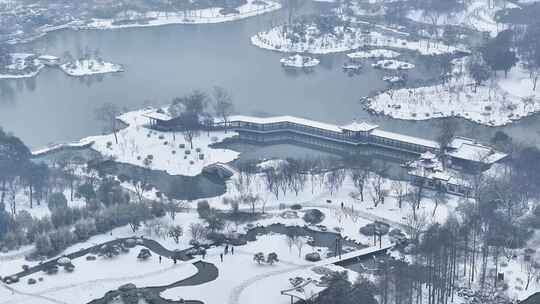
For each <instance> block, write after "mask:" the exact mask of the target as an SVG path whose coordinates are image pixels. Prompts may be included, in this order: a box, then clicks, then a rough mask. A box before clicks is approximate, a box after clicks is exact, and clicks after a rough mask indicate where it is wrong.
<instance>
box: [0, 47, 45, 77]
mask: <svg viewBox="0 0 540 304" xmlns="http://www.w3.org/2000/svg"><path fill="white" fill-rule="evenodd" d="M31 56H35V55H34V54H26V53H12V54H11V64H8V65H7V66H6V67H5V70H4V71H2V70H0V79H17V78H30V77H35V76H36V75H37V74H38V73H39V71H40V70H41V69H42V68H43V67H44V65H43V64H42V63H41V61H40V60H39V59H37V57H36V58H35V59H33V60H31V61H30V63H32V65H33V66H29V64H28V63H29V62H28V60H30V59H28V58H29V57H31Z"/></svg>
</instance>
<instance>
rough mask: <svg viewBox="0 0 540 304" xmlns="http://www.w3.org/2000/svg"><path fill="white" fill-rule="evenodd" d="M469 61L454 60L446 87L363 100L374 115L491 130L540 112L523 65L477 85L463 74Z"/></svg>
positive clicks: (389, 92) (538, 96)
mask: <svg viewBox="0 0 540 304" xmlns="http://www.w3.org/2000/svg"><path fill="white" fill-rule="evenodd" d="M467 60H468V58H461V59H456V60H454V67H453V76H452V78H451V79H449V80H448V81H447V82H446V83H444V84H441V83H439V84H436V85H432V86H425V87H418V88H402V89H397V90H394V89H391V88H390V89H388V90H386V91H384V92H382V93H380V94H378V95H374V96H369V97H365V98H363V99H362V103H363V106H364V107H365V108H366V109H367V110H368V111H369V112H371V113H374V114H381V115H386V116H389V117H391V118H394V119H402V120H430V119H433V118H443V117H459V118H465V119H467V120H470V121H472V122H475V123H478V124H481V125H485V126H488V127H500V126H505V125H508V124H511V123H513V122H515V121H518V120H521V119H523V118H526V117H530V116H532V115H535V114H537V113H539V112H540V93H539V92H538V91H534V90H533V89H532V87H533V85H532V81H531V80H530V78H529V76H528V74H527V72H526V71H525V70H523V69H522V68H521V67H520V66H519V65H518V66H516V67H515V68H513V69H512V70H511V71H510V72H509V73H508V77H507V78H505V77H504V76H502V75H500V76H497V77H495V78H494V80H493V83H485V84H482V85H479V86H475V84H474V81H473V80H472V79H470V78H469V77H468V76H467V75H463V74H462V73H461V72H459V71H461V70H462V69H463V66H464V65H465V64H466V62H467Z"/></svg>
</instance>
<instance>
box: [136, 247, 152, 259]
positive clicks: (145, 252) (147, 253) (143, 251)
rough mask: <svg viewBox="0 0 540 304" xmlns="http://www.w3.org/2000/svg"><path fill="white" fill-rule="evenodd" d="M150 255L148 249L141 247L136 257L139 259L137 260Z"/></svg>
mask: <svg viewBox="0 0 540 304" xmlns="http://www.w3.org/2000/svg"><path fill="white" fill-rule="evenodd" d="M151 256H152V253H151V252H150V250H148V249H146V248H143V249H141V251H139V254H138V255H137V259H139V260H147V259H148V258H150V257H151Z"/></svg>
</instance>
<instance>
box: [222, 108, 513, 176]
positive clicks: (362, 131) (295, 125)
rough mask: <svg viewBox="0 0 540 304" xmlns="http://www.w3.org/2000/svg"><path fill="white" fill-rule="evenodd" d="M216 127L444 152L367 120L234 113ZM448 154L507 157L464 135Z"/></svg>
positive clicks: (341, 144) (340, 146)
mask: <svg viewBox="0 0 540 304" xmlns="http://www.w3.org/2000/svg"><path fill="white" fill-rule="evenodd" d="M214 127H215V128H224V129H229V130H234V131H236V132H238V133H239V135H240V138H242V139H247V140H253V141H258V142H272V141H278V140H280V139H281V140H295V141H299V142H304V143H306V144H315V145H318V146H322V147H325V146H326V147H328V148H330V149H333V150H339V151H341V152H344V153H348V154H351V153H362V152H365V151H369V150H370V149H377V153H382V154H384V153H386V154H388V155H389V156H399V157H403V156H404V155H408V156H409V157H411V158H416V157H418V156H420V155H421V154H422V153H425V152H431V153H434V154H440V152H441V151H440V149H441V148H440V145H439V143H438V142H436V141H433V140H429V139H424V138H420V137H415V136H408V135H403V134H399V133H395V132H389V131H384V130H381V129H380V128H379V126H377V125H373V124H369V123H366V122H353V123H350V124H348V125H344V126H338V125H334V124H328V123H322V122H319V121H314V120H309V119H304V118H299V117H294V116H276V117H265V118H260V117H252V116H231V117H230V118H229V119H228V120H227V121H225V122H217V123H215V124H214ZM359 148H360V149H359ZM445 153H446V154H447V155H448V156H449V158H450V159H451V160H452V162H454V163H457V164H462V165H467V164H469V165H470V164H473V163H478V164H482V165H487V166H489V165H491V164H493V163H495V162H497V161H499V160H501V159H503V158H505V157H506V156H507V155H506V154H504V153H501V152H498V151H495V150H494V149H492V148H491V147H489V146H486V145H483V144H480V143H478V142H476V141H475V140H472V139H468V138H463V137H455V138H454V139H453V140H452V141H451V144H450V145H449V146H448V147H447V151H445Z"/></svg>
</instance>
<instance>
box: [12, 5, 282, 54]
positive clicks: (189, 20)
mask: <svg viewBox="0 0 540 304" xmlns="http://www.w3.org/2000/svg"><path fill="white" fill-rule="evenodd" d="M254 2H255V3H254ZM262 2H264V3H265V4H266V5H262V4H260V3H262ZM281 8H282V5H281V4H280V3H279V2H275V1H272V0H264V1H261V0H248V1H247V3H246V4H244V5H241V6H239V7H237V8H236V9H237V10H238V12H239V13H237V14H222V13H221V12H220V11H221V10H222V8H221V7H213V8H206V9H200V10H191V11H188V12H187V14H188V16H184V13H180V12H178V13H165V12H161V11H151V12H147V13H145V16H144V18H142V19H139V20H137V19H133V20H127V21H130V22H131V23H129V24H114V23H115V20H113V19H98V18H92V19H90V20H87V21H83V20H76V21H71V22H69V23H66V24H61V25H56V26H43V27H41V28H39V29H37V32H38V33H37V34H34V35H32V36H26V37H21V38H12V39H10V40H8V41H7V43H8V44H12V45H15V44H24V43H29V42H32V41H34V40H36V39H39V38H42V37H44V36H45V35H47V34H48V33H51V32H55V31H58V30H65V29H71V30H113V29H124V28H135V27H155V26H164V25H173V24H215V23H224V22H231V21H237V20H242V19H246V18H250V17H254V16H258V15H262V14H266V13H270V12H273V11H276V10H279V9H281Z"/></svg>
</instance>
